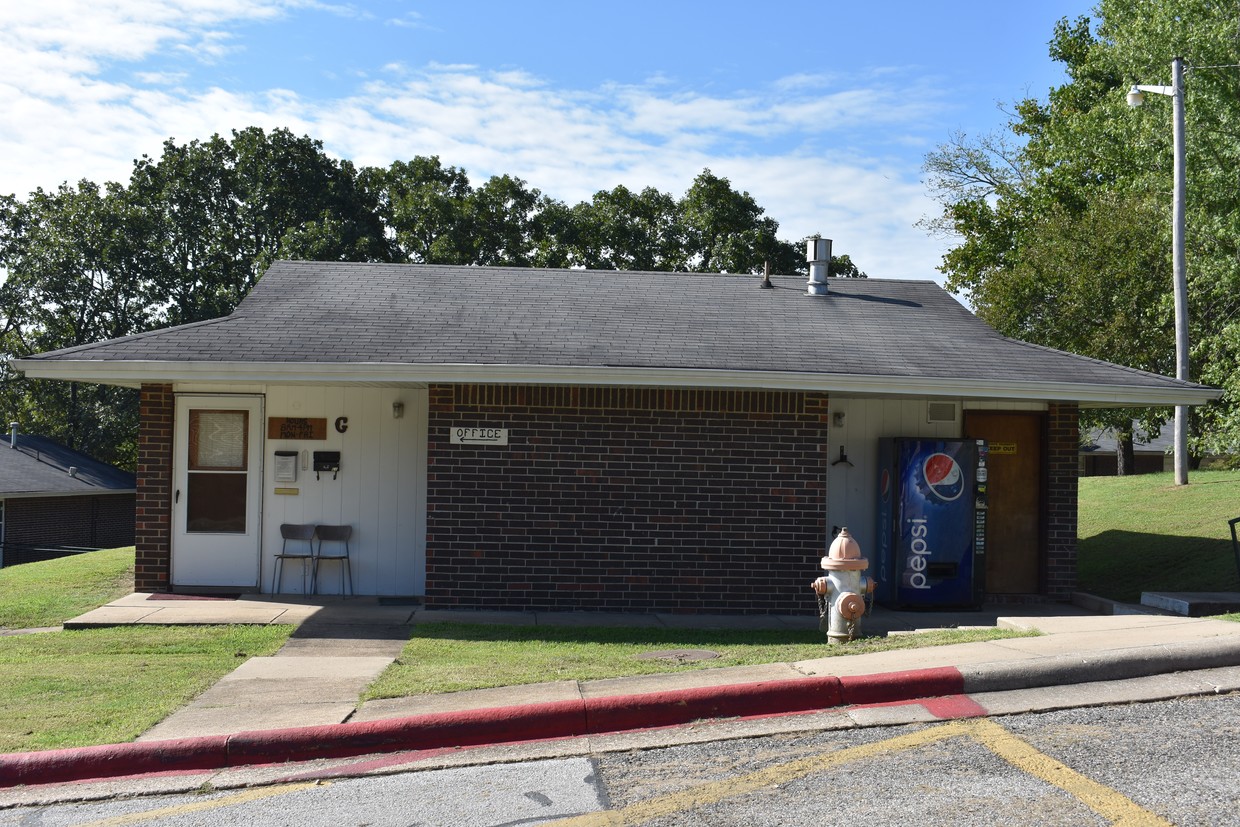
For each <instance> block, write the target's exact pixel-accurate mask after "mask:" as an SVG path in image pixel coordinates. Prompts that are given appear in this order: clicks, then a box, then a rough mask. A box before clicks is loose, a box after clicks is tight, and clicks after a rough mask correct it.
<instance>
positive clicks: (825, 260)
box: [805, 236, 831, 296]
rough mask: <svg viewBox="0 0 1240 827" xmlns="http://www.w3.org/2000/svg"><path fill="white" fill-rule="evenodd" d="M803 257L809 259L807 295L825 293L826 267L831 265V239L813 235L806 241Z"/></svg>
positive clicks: (823, 294) (822, 294)
mask: <svg viewBox="0 0 1240 827" xmlns="http://www.w3.org/2000/svg"><path fill="white" fill-rule="evenodd" d="M805 258H806V259H807V260H808V261H809V284H808V285H807V286H806V289H805V293H806V295H809V296H825V295H827V269H828V268H829V267H830V266H831V239H829V238H819V237H818V236H813V237H812V238H809V239H808V240H807V241H806V244H805Z"/></svg>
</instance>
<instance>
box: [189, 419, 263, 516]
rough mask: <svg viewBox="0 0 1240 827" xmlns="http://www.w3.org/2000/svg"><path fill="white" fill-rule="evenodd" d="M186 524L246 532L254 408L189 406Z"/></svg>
mask: <svg viewBox="0 0 1240 827" xmlns="http://www.w3.org/2000/svg"><path fill="white" fill-rule="evenodd" d="M188 424H189V462H188V464H187V467H186V471H187V473H188V479H187V480H186V492H185V494H186V504H185V518H186V520H185V530H186V531H187V532H191V533H199V534H244V533H245V531H246V524H245V523H246V491H247V483H248V476H249V470H250V469H249V467H248V459H247V458H248V456H249V442H248V440H249V411H216V410H201V409H195V410H191V411H190V412H189V423H188Z"/></svg>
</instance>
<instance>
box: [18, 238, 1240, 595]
mask: <svg viewBox="0 0 1240 827" xmlns="http://www.w3.org/2000/svg"><path fill="white" fill-rule="evenodd" d="M772 282H773V287H772V288H771V289H760V281H759V279H757V278H754V277H748V276H736V275H721V274H688V273H638V272H595V271H580V270H542V269H516V268H493V267H446V266H432V265H378V264H347V263H316V262H278V263H276V264H275V265H273V266H272V267H271V269H270V270H268V272H267V273H266V274H265V275H264V277H263V278H262V280H261V281H260V282H259V284H258V286H257V287H255V289H254V290H253V291H252V292H251V294H250V295H249V296H248V297H247V298H246V299H245V300H244V301H243V302H242V303H241V304H240V305H239V306H238V308H237V309H236V311H235V312H233V313H232V314H231V315H229V316H227V317H225V318H222V319H217V320H213V321H210V322H204V323H199V324H194V325H186V326H183V327H178V328H171V329H168V330H163V331H154V332H151V333H146V334H141V335H138V336H132V337H127V338H124V339H117V340H112V341H108V342H101V343H99V344H97V345H88V346H85V347H80V348H75V349H72V350H67V351H59V352H54V353H48V354H42V355H39V356H35V357H31V358H28V359H23V360H21V361H20V362H19V363H18V364H17V367H18V368H20V369H21V370H23V371H25V372H26V373H27V375H29V376H36V377H42V378H53V379H74V380H84V381H93V382H104V383H112V384H119V385H128V386H135V387H141V388H142V425H141V428H142V430H141V434H140V443H141V455H140V458H139V470H138V503H137V547H138V570H137V582H138V587H139V588H140V589H142V590H147V591H156V590H165V589H173V590H178V589H179V590H185V591H205V590H212V589H215V590H225V591H263V592H269V591H279V592H288V591H299V590H300V589H301V587H302V581H301V579H300V578H299V577H285V578H284V579H283V582H273V573H274V572H273V567H274V555H275V554H277V553H278V552H279V551H280V548H281V545H282V541H281V538H280V530H279V527H280V525H281V524H282V523H317V524H348V525H351V526H352V527H353V531H354V542H353V544H352V549H351V551H352V555H353V575H354V583H355V585H356V586H357V590H358V592H359V593H364V594H374V595H419V596H424V597H425V600H426V603H427V605H429V606H432V607H456V608H464V607H472V608H479V609H539V610H557V609H563V610H567V609H586V610H590V609H595V610H611V611H675V612H734V613H768V612H773V613H786V612H800V611H810V610H812V608H813V607H812V599H809V598H807V592H806V583H807V582H808V579H810V578H811V577H812V575H813V574H814V572H815V570H816V567H817V560H818V558H819V557H820V556H821V555H822V554H823V551H824V548H825V546H826V544H827V543H828V541H829V538H830V535H831V533H832V531H833V529H834V528H835V527H837V526H841V525H847V526H848V527H849V529H850V531H851V532H852V533H853V534H854V536H856V537H857V539H858V540H859V541H860V542H861V544H862V547H863V549H867V548H871V547H873V544H874V539H875V538H874V535H875V533H876V530H875V522H876V510H875V499H876V496H875V494H876V491H877V485H878V482H877V471H876V467H875V466H876V462H877V450H878V443H879V440H880V439H881V438H883V437H892V436H904V437H931V438H944V439H945V438H960V437H969V438H978V439H987V440H992V441H996V442H1002V443H1004V444H1005V445H1010V446H1011V448H1012V450H1011V451H1010V452H1009V454H1007V455H1005V456H1008V455H1010V456H1012V457H1019V458H1020V459H1021V461H1023V462H1025V463H1027V464H1026V465H1023V466H1021V468H1020V470H1019V473H1018V475H1017V476H1016V478H1017V479H1019V480H1020V482H1019V483H1018V484H1015V485H1012V486H1009V488H1010V490H1009V491H1005V492H996V493H994V494H992V504H991V509H990V513H991V521H992V527H993V528H994V530H996V531H998V532H1000V534H998V535H996V536H1004V537H1007V538H1010V539H1008V540H1006V541H1005V542H1004V543H1003V544H1002V546H1003V550H1004V551H1005V552H1006V556H1005V554H1002V553H1001V554H998V555H995V554H992V555H991V562H993V563H994V564H995V569H994V570H993V571H992V570H991V569H990V568H988V569H987V575H986V578H987V585H986V588H987V592H988V594H989V595H990V596H991V597H992V598H993V599H1008V600H1027V599H1051V600H1063V599H1067V598H1068V596H1069V594H1070V592H1071V590H1072V589H1073V587H1074V584H1075V572H1076V483H1077V473H1078V471H1077V443H1078V439H1077V421H1078V411H1079V410H1080V408H1081V407H1083V406H1098V407H1116V406H1148V405H1172V404H1200V403H1202V402H1205V401H1207V400H1209V399H1212V398H1214V397H1215V396H1217V392H1216V391H1213V390H1212V389H1209V388H1206V387H1203V386H1200V385H1195V384H1191V383H1186V382H1180V381H1178V380H1175V379H1169V378H1166V377H1162V376H1156V375H1153V374H1148V373H1143V372H1140V371H1135V370H1131V369H1128V368H1123V367H1119V366H1116V365H1111V364H1108V363H1104V362H1100V361H1097V360H1093V359H1086V358H1083V357H1079V356H1075V355H1072V354H1067V353H1062V352H1058V351H1054V350H1050V349H1047V348H1042V347H1037V346H1033V345H1029V344H1026V343H1023V342H1019V341H1015V340H1012V339H1008V338H1005V337H1003V336H1000V335H999V334H997V333H996V332H995V331H993V330H992V329H990V328H989V327H987V326H986V325H985V324H983V323H982V322H981V321H980V320H978V319H977V318H976V317H974V316H973V315H972V314H971V313H969V312H968V311H967V310H966V309H965V308H963V307H962V306H961V305H960V304H959V303H958V302H956V300H955V299H953V298H952V297H951V296H950V295H949V294H947V293H946V292H944V291H943V290H942V289H941V288H940V287H938V286H937V285H936V284H934V283H932V282H927V281H888V280H878V279H841V280H831V283H830V285H829V290H828V292H827V294H826V295H807V291H806V285H805V282H804V280H803V279H798V278H792V277H775V278H773V279H772ZM1003 461H1007V460H1003ZM1012 461H1013V462H1014V461H1015V459H1013V460H1012ZM994 462H1000V460H999V459H997V458H996V459H995V460H994ZM316 469H317V470H316ZM994 470H995V473H1000V472H1001V471H1002V468H1001V467H1000V466H998V465H996V466H995V469H994ZM1009 495H1010V496H1009ZM1017 495H1019V496H1017ZM991 548H992V551H993V550H994V545H993V544H992V546H991ZM996 561H997V562H996Z"/></svg>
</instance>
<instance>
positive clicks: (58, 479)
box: [0, 429, 136, 565]
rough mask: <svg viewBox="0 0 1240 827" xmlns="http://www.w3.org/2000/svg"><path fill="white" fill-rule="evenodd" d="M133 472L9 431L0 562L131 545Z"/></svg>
mask: <svg viewBox="0 0 1240 827" xmlns="http://www.w3.org/2000/svg"><path fill="white" fill-rule="evenodd" d="M135 491H136V486H135V482H134V475H133V474H131V473H129V472H127V471H122V470H121V469H119V468H114V467H113V466H111V465H107V464H105V463H102V462H98V461H97V460H95V459H93V458H91V457H89V456H87V455H85V454H83V453H81V452H80V451H74V450H73V449H71V448H66V447H65V446H64V445H61V444H59V443H57V442H53V441H52V440H50V439H45V438H43V437H38V436H31V435H29V434H19V433H17V432H16V430H15V429H14V431H13V432H11V433H10V436H9V438H8V439H7V440H5V441H4V443H3V444H0V542H2V543H3V547H2V551H0V555H2V556H0V564H2V565H14V564H15V563H19V562H28V561H29V560H33V559H45V558H46V557H48V556H58V555H57V553H56V550H58V549H65V548H73V549H83V548H89V549H95V548H115V547H117V546H128V545H132V544H133V537H134V493H135Z"/></svg>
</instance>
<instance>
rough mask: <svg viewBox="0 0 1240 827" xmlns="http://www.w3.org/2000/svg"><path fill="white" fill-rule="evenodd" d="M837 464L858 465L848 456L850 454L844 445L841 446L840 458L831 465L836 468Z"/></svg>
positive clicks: (850, 466) (852, 466) (851, 466)
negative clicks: (845, 451)
mask: <svg viewBox="0 0 1240 827" xmlns="http://www.w3.org/2000/svg"><path fill="white" fill-rule="evenodd" d="M837 465H847V466H848V467H849V468H856V467H857V466H855V465H853V464H852V461H851V460H850V459H849V458H848V454H846V453H844V446H843V445H841V446H840V458H839V459H837V460H836V461H835V462H833V463H831V467H832V468H834V467H835V466H837Z"/></svg>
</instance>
